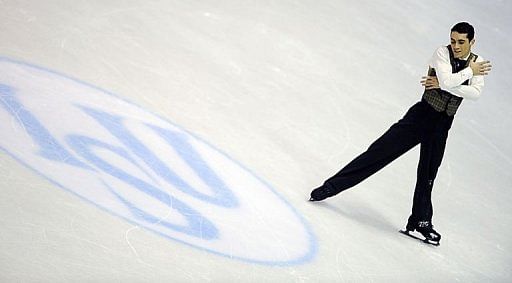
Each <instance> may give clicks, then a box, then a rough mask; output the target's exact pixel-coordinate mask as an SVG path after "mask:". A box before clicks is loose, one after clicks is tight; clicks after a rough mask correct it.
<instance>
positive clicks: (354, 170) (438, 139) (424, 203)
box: [324, 101, 453, 223]
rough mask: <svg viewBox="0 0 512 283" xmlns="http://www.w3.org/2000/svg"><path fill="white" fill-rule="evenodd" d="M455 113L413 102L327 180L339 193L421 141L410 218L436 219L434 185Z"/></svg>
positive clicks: (411, 219) (413, 220)
mask: <svg viewBox="0 0 512 283" xmlns="http://www.w3.org/2000/svg"><path fill="white" fill-rule="evenodd" d="M452 122H453V116H448V115H447V114H446V113H445V112H437V111H436V110H434V108H432V107H431V106H430V105H429V104H428V103H427V102H425V101H420V102H418V103H416V104H415V105H413V106H412V107H411V108H410V109H409V110H408V111H407V113H406V114H405V116H404V117H403V118H402V119H400V120H399V121H398V122H397V123H395V124H393V125H392V126H391V128H389V130H387V131H386V132H385V133H384V134H383V135H382V136H381V137H380V138H378V139H377V140H376V141H375V142H374V143H372V144H371V145H370V147H369V148H368V150H366V152H364V153H362V154H361V155H359V156H358V157H356V158H355V159H354V160H352V161H351V162H350V163H349V164H348V165H346V166H345V167H344V168H343V169H341V171H339V172H338V173H336V175H334V176H332V177H331V178H329V179H328V180H327V181H325V184H324V185H326V186H330V187H331V188H332V189H333V190H334V191H335V192H336V193H339V192H342V191H344V190H346V189H348V188H351V187H353V186H355V185H357V184H358V183H360V182H361V181H363V180H364V179H366V178H368V177H369V176H371V175H372V174H374V173H376V172H377V171H379V170H380V169H382V168H383V167H385V166H386V165H388V164H389V163H390V162H391V161H393V160H395V159H396V158H398V157H399V156H401V155H402V154H404V153H405V152H407V151H409V150H410V149H412V148H413V147H415V146H416V145H418V144H421V151H420V160H419V164H418V171H417V180H416V188H415V190H414V199H413V207H412V214H411V216H410V217H409V222H410V223H413V222H417V221H431V220H432V214H433V209H432V200H431V194H432V187H433V185H434V179H435V178H436V175H437V170H438V168H439V166H440V165H441V161H442V159H443V154H444V149H445V146H446V139H447V138H448V130H449V129H450V127H451V125H452Z"/></svg>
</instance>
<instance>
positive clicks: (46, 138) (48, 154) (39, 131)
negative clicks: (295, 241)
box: [0, 57, 318, 266]
mask: <svg viewBox="0 0 512 283" xmlns="http://www.w3.org/2000/svg"><path fill="white" fill-rule="evenodd" d="M0 61H5V62H10V63H15V64H18V65H22V66H26V67H30V68H34V69H37V70H40V71H44V72H46V73H48V74H51V75H57V76H60V77H62V78H65V79H68V80H70V81H73V82H75V83H77V84H81V85H83V86H86V87H89V88H92V89H94V90H97V91H100V92H102V93H104V94H107V95H109V96H111V97H115V98H116V99H119V100H121V101H124V102H126V103H129V104H130V105H133V106H135V107H137V108H139V109H142V108H140V106H138V105H135V104H133V103H131V102H130V101H128V100H126V99H125V98H122V97H119V96H117V95H116V94H113V93H111V92H108V91H106V90H103V89H101V88H98V87H96V86H94V85H91V84H89V83H86V82H83V81H80V80H77V79H75V78H71V77H69V76H67V75H64V74H60V73H58V72H55V71H52V70H49V69H46V68H43V67H39V66H35V65H32V64H28V63H25V62H20V61H16V60H12V59H9V58H4V57H0ZM0 100H1V102H3V103H2V105H3V107H4V108H5V109H7V111H8V113H10V114H11V115H13V117H15V118H16V119H17V121H18V122H19V123H20V125H22V126H23V127H25V128H26V129H27V133H28V134H29V135H30V136H31V137H32V139H33V140H34V141H35V142H36V143H37V144H38V145H39V146H40V154H41V156H43V157H45V158H47V159H49V160H52V161H59V162H64V163H66V164H69V165H73V166H77V167H80V168H83V169H87V170H93V171H96V169H94V168H92V167H89V166H87V165H86V164H84V163H82V162H81V161H80V160H78V159H76V158H74V157H73V156H72V155H71V154H70V153H69V152H68V151H67V150H66V149H65V148H64V147H63V146H62V145H60V144H59V143H58V141H57V140H56V139H55V138H54V137H52V136H51V134H50V133H49V132H48V130H46V128H45V127H44V126H42V124H41V123H40V122H39V121H38V120H37V119H36V118H35V117H34V116H33V115H32V114H31V113H30V112H28V111H26V110H25V109H23V106H22V105H21V104H20V103H19V101H17V100H16V98H15V97H14V92H13V88H12V87H10V86H7V85H4V84H0ZM142 110H144V109H142ZM144 111H146V110H144ZM146 112H147V111H146ZM105 114H107V115H110V114H108V113H105ZM151 114H153V113H151ZM153 115H155V114H153ZM155 116H157V117H158V118H160V119H162V120H164V121H166V122H168V123H170V124H172V125H173V126H175V127H178V126H176V124H174V123H171V122H170V121H169V120H168V119H166V118H162V117H160V116H158V115H155ZM100 120H101V119H100ZM103 126H104V127H105V128H108V127H107V126H105V125H103ZM110 126H113V124H111V125H110ZM146 126H148V127H150V128H152V129H153V130H154V131H155V132H157V133H158V132H160V133H159V135H160V136H161V137H163V138H164V139H166V140H167V141H168V142H169V143H170V144H171V145H176V146H178V148H181V149H184V150H186V149H187V148H189V147H190V145H189V144H188V143H187V142H186V140H185V139H184V138H183V137H182V138H181V140H180V139H179V137H178V135H176V134H177V133H174V132H172V131H168V130H165V129H159V128H157V127H154V126H151V125H146ZM178 128H180V130H183V131H184V132H186V133H187V134H188V135H190V136H191V137H192V138H194V139H197V140H198V141H201V142H202V143H204V144H206V145H208V146H209V147H211V148H212V149H214V150H216V151H217V152H218V153H220V154H222V155H223V156H224V157H226V158H228V159H229V160H230V161H231V162H233V163H234V164H236V165H237V166H239V167H240V168H242V169H243V170H245V171H246V172H248V173H249V174H250V175H251V176H253V177H254V178H255V179H257V180H258V181H260V182H261V183H263V184H264V185H265V186H266V187H267V188H268V189H269V190H270V191H271V192H272V193H274V194H275V195H276V196H277V197H278V198H279V199H280V200H281V201H282V202H283V203H284V204H285V205H286V206H287V207H288V208H289V209H290V210H291V211H292V212H293V213H294V214H295V215H296V217H297V218H298V220H299V221H300V223H301V224H302V225H303V226H304V227H305V230H306V233H307V236H308V239H309V243H308V244H309V247H308V251H307V253H306V254H305V255H304V256H302V257H300V258H297V259H294V260H287V261H265V260H256V259H251V258H248V257H239V256H233V255H231V254H227V253H222V252H218V251H215V250H210V249H208V248H204V247H201V246H198V245H194V244H191V243H188V242H186V241H184V240H181V239H179V238H173V237H170V236H169V235H167V234H164V233H162V232H160V231H157V230H154V229H152V228H150V227H147V226H145V225H143V224H141V223H140V222H137V221H134V220H133V219H131V218H127V217H125V216H122V215H120V214H118V213H116V212H114V211H113V210H110V209H109V208H108V207H104V206H101V205H99V204H98V203H96V202H94V201H92V200H91V199H88V198H85V197H83V196H82V195H80V194H78V193H77V192H75V191H73V190H72V189H70V188H68V187H65V186H64V185H62V184H60V183H59V182H57V181H55V180H53V179H51V178H50V177H48V176H47V175H45V174H44V173H42V172H41V171H39V170H37V169H35V167H32V166H31V165H30V164H28V163H26V162H25V161H24V160H21V159H20V158H19V157H17V156H16V155H14V154H13V153H11V152H9V151H7V150H6V149H5V148H4V147H2V146H0V149H1V150H2V151H4V152H6V153H7V154H8V155H9V156H11V157H12V158H14V159H15V160H17V161H18V162H20V163H21V164H23V165H25V166H26V167H28V168H30V169H32V170H33V171H34V172H36V173H37V174H39V175H40V176H42V177H43V178H45V179H46V180H48V181H49V182H50V183H52V184H55V185H56V186H58V187H60V188H62V189H63V190H66V191H68V192H70V193H71V194H73V195H75V196H76V197H78V198H80V199H81V200H83V201H85V202H88V203H90V204H92V205H94V206H96V207H97V208H99V209H101V210H103V211H105V212H107V213H109V214H111V215H115V216H117V217H120V218H122V219H124V220H125V221H127V222H129V223H132V224H134V225H140V226H141V227H144V228H146V229H147V230H148V231H151V232H153V233H155V234H158V235H160V236H162V237H164V238H167V239H170V240H173V241H177V242H180V243H182V244H185V245H187V246H190V247H194V248H197V249H200V250H205V251H208V252H210V253H212V254H216V255H219V256H223V257H228V258H230V259H236V260H241V261H244V262H249V263H257V264H264V265H272V266H290V265H296V264H303V263H307V262H309V261H311V260H312V259H313V258H314V256H315V255H316V253H317V250H318V243H317V239H316V236H315V235H314V234H313V232H312V229H311V227H310V225H309V224H308V223H307V222H306V221H305V219H304V218H303V217H302V216H301V214H299V213H298V212H297V210H296V209H295V208H294V207H293V206H291V205H290V204H289V203H288V202H287V201H286V200H285V199H284V198H283V197H282V196H281V195H280V194H279V193H278V192H277V191H275V189H274V188H273V187H271V186H270V185H269V184H268V183H267V182H266V181H264V180H262V179H261V178H259V177H258V176H256V175H255V174H254V173H252V172H251V171H250V170H248V169H247V168H246V167H244V166H243V165H242V164H240V163H239V162H238V161H236V160H234V159H232V158H231V157H229V156H228V155H226V154H225V153H223V152H222V151H220V150H218V149H217V148H215V147H214V146H212V145H211V144H209V143H208V142H206V141H204V140H202V139H201V138H199V137H197V136H195V135H194V134H192V133H190V132H188V131H187V130H186V129H183V128H181V127H178ZM111 129H114V128H111ZM165 131H167V132H165ZM111 132H112V133H115V131H111ZM117 134H119V136H116V137H117V138H119V137H121V141H124V138H126V136H124V133H123V132H119V133H117ZM176 137H178V138H177V139H174V138H176ZM68 139H69V140H74V141H73V143H75V145H74V147H75V148H76V149H78V151H79V152H81V155H83V156H84V157H86V156H87V157H88V159H92V160H95V162H96V163H95V166H98V167H99V168H101V167H102V166H103V168H104V169H107V172H108V170H111V171H110V172H111V173H113V174H114V175H113V176H115V175H117V177H119V178H121V180H123V181H128V183H130V182H132V183H131V184H132V185H134V184H135V185H137V186H134V187H136V188H137V189H139V190H140V191H142V192H144V193H146V194H147V195H149V196H151V197H153V198H155V199H158V200H159V201H161V202H162V203H164V204H166V205H173V207H176V206H175V204H176V203H175V201H177V200H176V199H173V198H172V197H171V196H169V195H167V196H165V192H163V193H162V192H161V191H160V190H159V189H158V188H155V187H153V186H151V185H149V184H147V183H146V184H144V182H143V181H142V180H137V179H136V178H135V179H134V177H133V176H129V174H127V173H126V172H123V171H122V170H120V169H118V168H115V167H113V166H112V165H110V164H108V163H107V162H105V161H104V160H102V159H101V158H99V157H97V156H96V155H94V154H93V153H92V152H91V147H93V146H96V147H101V148H103V149H107V150H110V151H112V152H113V153H115V154H118V155H119V154H124V153H125V152H124V150H123V149H121V148H120V147H114V146H112V145H108V144H101V142H98V141H97V140H93V139H90V138H89V137H83V136H82V137H80V136H68ZM87 139H89V140H87ZM124 142H126V141H124ZM130 142H133V143H132V144H130ZM137 142H138V141H137V140H136V139H134V140H131V141H129V142H128V145H130V146H131V148H132V150H133V148H137V147H139V146H141V147H139V148H137V149H136V150H135V151H134V152H136V153H137V154H136V155H137V156H139V155H142V157H145V158H143V160H144V162H145V163H147V162H152V161H158V160H157V159H153V158H154V157H155V156H154V155H153V156H151V155H146V153H147V152H146V151H145V150H148V149H147V148H145V146H144V145H142V144H137ZM47 143H49V144H47ZM125 145H127V144H125ZM148 151H149V150H148ZM178 152H180V151H179V150H178ZM180 155H181V156H182V157H183V158H184V159H185V160H187V158H188V161H186V162H187V163H188V164H189V165H190V166H191V167H193V168H196V169H197V166H199V170H200V171H202V169H201V166H202V164H204V165H206V164H205V163H204V162H202V161H201V159H196V158H197V157H198V156H200V155H198V153H197V152H195V151H194V153H192V154H189V155H186V154H185V157H184V154H181V153H180ZM139 157H140V156H139ZM127 160H128V161H130V162H132V160H133V159H131V158H128V159H127ZM134 164H135V163H134ZM135 165H136V164H135ZM163 165H164V166H163V167H161V166H160V165H157V166H154V168H152V169H153V170H154V171H155V172H159V175H160V176H162V175H164V176H165V175H166V174H167V173H168V171H166V168H165V167H166V166H165V164H163ZM136 166H138V167H139V166H140V165H136ZM167 169H168V168H167ZM208 174H210V175H208ZM127 175H128V176H129V177H128V176H127ZM204 176H207V177H205V179H203V180H204V181H205V182H207V183H208V184H212V183H219V181H220V182H222V181H221V180H220V178H218V177H217V176H216V174H215V173H214V171H213V170H212V169H211V168H208V169H206V175H204ZM125 177H127V178H125ZM167 178H168V177H167ZM171 179H172V178H171ZM174 181H176V180H174ZM103 183H104V182H103ZM104 185H105V186H106V187H107V188H108V190H109V191H110V192H111V193H113V194H114V195H115V196H116V197H117V198H118V199H119V200H120V201H122V202H123V203H124V204H125V205H126V206H127V207H128V208H129V209H130V210H131V212H132V213H133V214H134V215H136V216H137V217H138V218H139V219H143V220H145V221H146V222H148V223H157V222H158V221H160V220H159V219H157V218H156V217H155V216H153V215H150V214H149V213H147V212H145V211H143V210H142V209H140V208H137V207H136V206H135V205H133V204H132V203H131V202H129V201H128V200H126V199H124V198H123V197H121V195H120V194H118V193H117V192H116V191H115V190H114V189H113V188H111V187H109V186H108V185H107V184H105V183H104ZM187 189H188V192H189V193H192V194H194V191H195V190H194V189H193V188H190V187H188V188H187ZM195 194H196V196H197V197H199V198H201V197H204V195H202V196H201V195H200V193H199V192H197V191H195ZM215 194H216V197H215V198H212V199H213V201H212V203H214V202H215V201H217V202H218V203H217V204H219V205H222V206H226V207H230V206H237V205H238V202H237V201H236V199H235V198H234V196H233V195H232V193H231V191H230V190H229V189H228V188H227V187H225V186H224V187H222V189H221V190H219V191H216V192H215ZM230 194H231V195H232V198H231V196H230ZM221 196H224V197H226V196H227V197H228V200H222V199H219V198H220V197H221ZM207 197H209V196H207ZM210 198H211V197H210ZM205 199H207V198H205ZM180 209H181V212H187V213H191V214H192V215H193V216H195V217H196V218H197V219H188V221H189V227H188V229H189V232H190V233H191V234H192V235H196V236H200V237H201V238H203V237H205V236H206V238H208V235H209V236H210V237H213V238H214V237H216V236H217V233H218V231H217V230H216V228H215V226H212V228H211V229H210V230H208V229H209V228H207V229H206V230H205V226H204V225H205V220H207V219H205V218H204V217H202V216H200V215H199V214H197V213H195V212H194V211H193V210H187V209H188V208H187V207H186V205H185V206H182V207H181V208H180ZM192 218H193V217H192ZM169 224H170V223H169ZM172 225H174V224H171V225H168V228H170V229H175V228H176V227H173V226H172ZM212 225H213V224H212ZM164 226H165V225H164ZM198 226H199V227H200V228H197V227H198ZM171 227H172V228H171ZM182 228H183V229H187V228H184V227H182ZM198 231H200V233H198ZM205 231H206V235H205V234H204V232H205ZM198 234H199V235H198Z"/></svg>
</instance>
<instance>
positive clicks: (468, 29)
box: [451, 22, 475, 41]
mask: <svg viewBox="0 0 512 283" xmlns="http://www.w3.org/2000/svg"><path fill="white" fill-rule="evenodd" d="M451 31H455V32H458V33H465V34H467V37H468V40H469V41H471V40H473V38H475V29H474V28H473V26H472V25H470V24H469V23H466V22H460V23H457V24H456V25H454V26H453V27H452V30H451Z"/></svg>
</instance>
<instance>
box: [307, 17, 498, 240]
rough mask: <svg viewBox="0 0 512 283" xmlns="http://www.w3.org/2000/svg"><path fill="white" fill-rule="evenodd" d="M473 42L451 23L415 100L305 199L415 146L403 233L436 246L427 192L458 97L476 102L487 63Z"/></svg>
mask: <svg viewBox="0 0 512 283" xmlns="http://www.w3.org/2000/svg"><path fill="white" fill-rule="evenodd" d="M474 43H475V39H474V29H473V26H471V25H470V24H468V23H466V22H461V23H458V24H456V25H455V26H454V27H453V28H452V29H451V32H450V45H448V46H441V47H439V48H438V49H437V50H436V52H435V53H434V55H433V56H432V58H431V60H430V63H429V65H430V66H429V71H428V76H426V77H423V78H422V81H421V84H422V85H423V86H425V91H424V93H423V96H422V99H421V101H420V102H418V103H416V104H415V105H413V106H412V107H411V108H410V109H409V110H408V111H407V113H406V114H405V116H404V117H403V118H402V119H401V120H399V121H398V122H397V123H395V124H394V125H392V126H391V128H390V129H389V130H388V131H386V132H385V133H384V135H382V136H381V137H380V138H378V139H377V140H376V141H375V142H374V143H373V144H371V145H370V147H369V148H368V150H367V151H366V152H364V153H362V154H361V155H359V156H358V157H357V158H355V159H354V160H352V161H351V162H350V163H349V164H348V165H346V166H345V167H344V168H343V169H342V170H341V171H339V172H338V173H336V174H335V175H334V176H332V177H331V178H329V179H327V180H326V181H325V182H324V184H323V185H322V186H320V187H318V188H316V189H314V190H313V191H312V192H311V198H310V201H321V200H324V199H326V198H328V197H331V196H334V195H336V194H338V193H340V192H342V191H344V190H346V189H348V188H351V187H352V186H355V185H357V184H358V183H360V182H361V181H363V180H364V179H366V178H368V177H369V176H370V175H372V174H374V173H375V172H377V171H379V170H380V169H382V168H383V167H385V166H386V165H388V164H389V163H390V162H391V161H393V160H395V159H396V158H398V157H399V156H401V155H402V154H404V153H405V152H407V151H409V150H410V149H411V148H413V147H415V146H416V145H417V144H421V150H420V160H419V164H418V171H417V181H416V188H415V191H414V199H413V206H412V213H411V215H410V217H409V220H408V222H407V226H406V230H405V231H403V232H404V233H407V234H408V235H410V236H415V237H420V239H422V240H424V241H425V242H428V243H431V244H434V245H438V244H439V241H440V239H441V235H440V234H439V233H437V232H436V231H435V230H434V229H433V225H432V214H433V210H432V201H431V193H432V187H433V184H434V179H435V178H436V175H437V170H438V168H439V166H440V165H441V161H442V159H443V154H444V150H445V145H446V139H447V137H448V130H449V129H450V127H451V125H452V122H453V118H454V115H455V113H456V111H457V109H458V107H459V106H460V104H461V102H462V99H463V98H467V99H472V100H476V99H477V98H478V97H479V96H480V94H481V91H482V88H483V86H484V79H483V77H484V75H487V74H488V72H489V71H490V70H491V65H490V62H489V61H484V60H483V59H482V58H481V57H479V56H478V55H475V54H473V53H472V52H471V47H472V46H473V44H474ZM414 233H416V234H418V235H415V234H414Z"/></svg>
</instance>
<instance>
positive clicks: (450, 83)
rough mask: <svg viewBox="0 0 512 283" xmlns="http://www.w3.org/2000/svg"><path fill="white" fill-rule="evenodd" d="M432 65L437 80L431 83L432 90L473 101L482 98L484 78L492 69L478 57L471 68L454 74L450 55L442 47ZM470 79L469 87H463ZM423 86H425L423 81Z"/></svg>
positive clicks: (470, 65)
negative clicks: (436, 89) (440, 90)
mask: <svg viewBox="0 0 512 283" xmlns="http://www.w3.org/2000/svg"><path fill="white" fill-rule="evenodd" d="M431 65H432V66H433V67H434V68H435V69H436V74H437V78H436V82H433V83H432V82H431V81H429V87H430V88H435V87H439V88H441V89H443V90H446V91H448V92H450V93H452V94H453V95H456V96H459V97H463V98H467V99H471V100H476V99H478V98H479V97H480V94H481V92H482V88H483V86H484V77H483V76H484V75H487V74H488V73H489V71H490V70H491V67H492V66H491V64H490V62H489V61H484V60H483V59H482V57H478V58H477V60H476V62H475V61H473V62H470V64H469V67H467V68H465V69H464V70H462V71H460V72H458V73H452V66H451V64H450V55H449V52H448V49H447V48H446V47H440V48H438V49H437V50H436V52H435V53H434V55H433V56H432V60H431ZM426 78H427V77H424V78H423V79H426ZM429 78H431V77H429ZM468 79H469V80H470V82H469V85H462V83H463V82H465V81H466V80H468ZM422 84H423V85H425V84H424V82H423V81H422ZM432 84H433V86H432Z"/></svg>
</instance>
